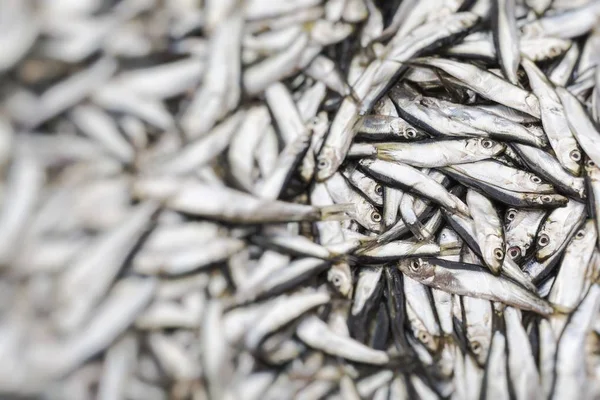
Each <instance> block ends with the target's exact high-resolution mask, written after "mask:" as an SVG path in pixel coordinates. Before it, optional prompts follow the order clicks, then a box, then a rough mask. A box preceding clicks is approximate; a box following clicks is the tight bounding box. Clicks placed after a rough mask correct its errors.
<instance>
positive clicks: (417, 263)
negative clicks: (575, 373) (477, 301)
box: [398, 258, 553, 315]
mask: <svg viewBox="0 0 600 400" xmlns="http://www.w3.org/2000/svg"><path fill="white" fill-rule="evenodd" d="M444 265H449V264H448V261H443V262H442V261H438V260H434V259H430V260H425V259H421V258H419V259H413V260H407V261H400V262H399V264H398V267H399V268H400V270H401V271H402V272H404V273H406V274H408V275H409V276H411V277H413V278H414V279H416V280H418V281H419V282H422V283H423V284H425V285H428V286H432V287H435V288H437V289H440V290H446V291H450V292H451V293H454V294H460V295H467V296H469V295H470V296H474V297H480V298H483V299H487V300H493V301H501V302H506V303H507V304H510V305H513V306H514V307H517V308H521V309H524V310H530V311H534V312H536V313H539V314H541V315H548V314H551V313H552V311H553V309H552V307H551V306H550V305H549V303H547V302H546V301H544V300H542V299H540V298H538V297H537V296H536V295H534V294H532V293H530V292H528V291H526V290H525V289H522V288H521V287H520V286H517V285H515V284H513V283H511V282H510V281H508V280H506V279H504V278H500V277H495V276H493V275H491V274H489V273H487V272H485V271H483V270H477V269H471V268H470V267H464V266H461V265H459V266H457V267H451V268H447V267H445V266H444ZM466 265H468V264H466ZM475 282H479V284H476V283H475ZM483 282H485V285H483ZM492 288H495V289H492Z"/></svg>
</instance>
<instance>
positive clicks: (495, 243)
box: [467, 189, 505, 275]
mask: <svg viewBox="0 0 600 400" xmlns="http://www.w3.org/2000/svg"><path fill="white" fill-rule="evenodd" d="M467 205H468V206H469V211H470V212H471V215H472V216H473V221H474V222H475V235H476V237H477V242H478V243H479V247H480V248H481V253H482V256H483V259H484V261H485V264H486V265H487V266H488V267H489V269H490V270H491V271H492V273H494V274H496V275H498V274H499V273H500V268H501V267H502V262H503V261H504V255H505V253H504V232H503V229H502V223H501V222H500V217H499V216H498V212H497V211H496V209H495V208H494V205H493V204H492V203H491V202H490V201H489V200H488V199H487V198H486V197H485V196H483V195H481V194H480V193H478V192H476V191H474V190H472V189H469V190H468V191H467Z"/></svg>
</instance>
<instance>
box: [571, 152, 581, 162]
mask: <svg viewBox="0 0 600 400" xmlns="http://www.w3.org/2000/svg"><path fill="white" fill-rule="evenodd" d="M569 157H571V160H573V161H580V160H581V153H580V152H579V150H573V151H571V152H570V153H569Z"/></svg>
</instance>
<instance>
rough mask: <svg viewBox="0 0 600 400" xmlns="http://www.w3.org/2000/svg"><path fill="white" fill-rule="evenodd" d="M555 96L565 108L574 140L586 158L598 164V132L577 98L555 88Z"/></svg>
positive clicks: (599, 160)
mask: <svg viewBox="0 0 600 400" xmlns="http://www.w3.org/2000/svg"><path fill="white" fill-rule="evenodd" d="M556 94H557V95H558V97H559V98H560V101H561V102H562V104H563V106H564V107H565V115H566V116H567V121H568V122H569V127H570V128H571V131H572V132H573V135H575V139H577V142H578V143H579V145H580V146H581V148H582V149H583V150H584V151H585V152H586V154H587V155H588V157H590V158H591V159H592V160H593V161H594V162H595V163H596V164H600V132H598V130H597V129H596V127H595V126H594V123H593V122H592V121H591V120H590V117H589V115H588V114H587V112H586V111H585V110H584V108H583V106H582V105H581V103H580V102H579V100H577V98H575V97H574V96H573V95H572V94H570V93H569V92H568V91H567V90H566V89H563V88H556Z"/></svg>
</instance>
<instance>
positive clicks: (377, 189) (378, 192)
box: [375, 184, 383, 195]
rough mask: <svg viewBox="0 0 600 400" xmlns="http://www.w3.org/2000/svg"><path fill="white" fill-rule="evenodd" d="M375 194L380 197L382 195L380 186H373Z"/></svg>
mask: <svg viewBox="0 0 600 400" xmlns="http://www.w3.org/2000/svg"><path fill="white" fill-rule="evenodd" d="M375 193H377V194H379V195H382V194H383V188H382V187H381V185H380V184H377V185H375Z"/></svg>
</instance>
